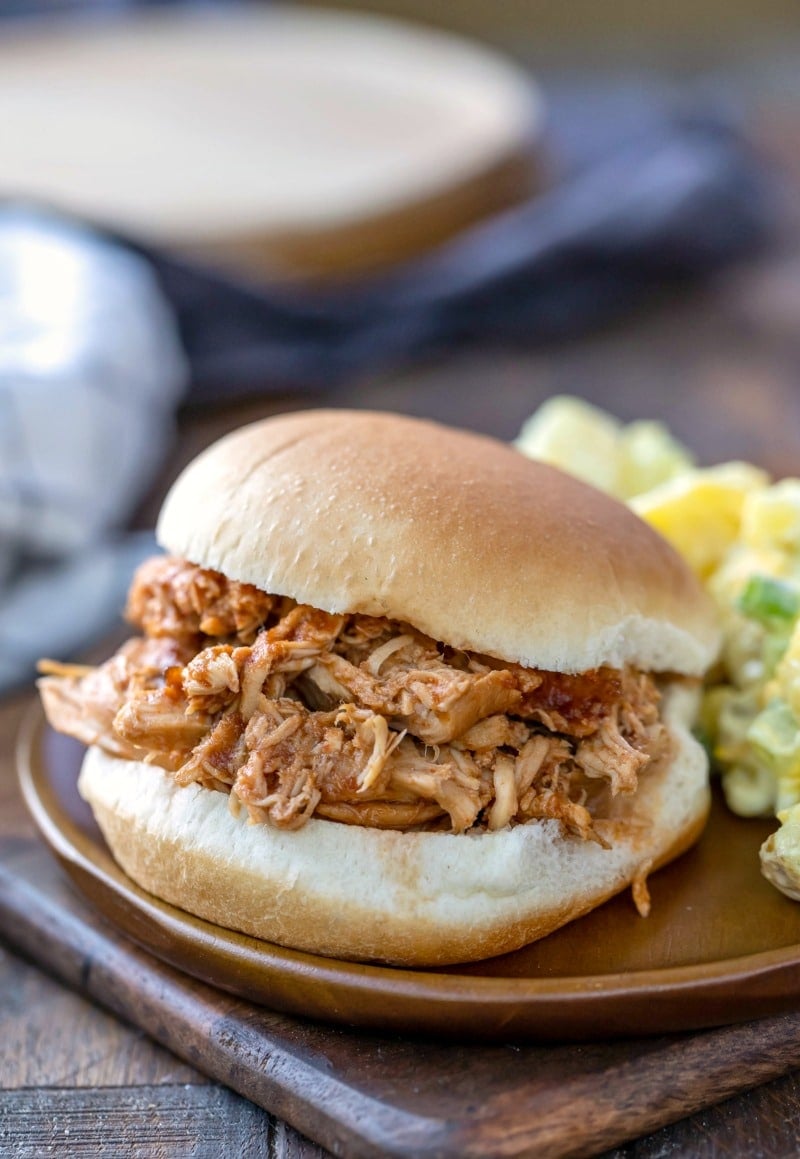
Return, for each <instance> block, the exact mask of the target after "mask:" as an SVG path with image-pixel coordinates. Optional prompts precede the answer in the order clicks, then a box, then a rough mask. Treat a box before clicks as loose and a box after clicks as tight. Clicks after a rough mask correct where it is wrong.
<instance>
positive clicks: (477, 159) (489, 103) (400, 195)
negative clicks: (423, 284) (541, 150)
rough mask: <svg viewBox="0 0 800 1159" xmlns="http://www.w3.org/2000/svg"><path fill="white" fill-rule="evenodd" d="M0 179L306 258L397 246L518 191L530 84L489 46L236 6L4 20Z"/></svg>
mask: <svg viewBox="0 0 800 1159" xmlns="http://www.w3.org/2000/svg"><path fill="white" fill-rule="evenodd" d="M0 125H2V132H0V138H1V139H2V149H0V193H2V194H6V195H7V194H12V195H17V194H19V195H23V196H33V197H37V198H43V199H46V200H47V201H50V202H52V203H55V204H57V205H59V206H63V207H65V208H68V209H71V210H74V211H77V212H79V213H81V214H84V215H87V216H89V217H91V218H93V219H95V220H98V221H102V222H105V223H109V224H111V225H113V226H117V227H121V228H122V229H125V230H128V231H132V232H134V233H136V234H139V235H142V236H146V237H148V238H150V239H153V240H156V241H161V242H167V243H171V244H174V245H178V246H183V247H192V248H201V249H204V250H208V249H211V250H219V251H221V252H223V253H225V254H229V255H232V256H234V257H242V256H244V257H246V258H248V257H249V258H250V259H252V260H257V261H258V262H259V263H261V262H263V261H266V262H267V264H269V263H270V262H272V263H278V264H281V263H282V264H285V265H287V266H289V267H295V268H297V269H303V270H305V271H306V272H324V271H329V272H330V271H335V270H337V269H338V270H341V269H353V268H362V267H364V266H370V265H375V264H380V263H381V262H383V261H387V260H393V259H394V258H396V257H398V256H401V255H403V254H406V253H409V252H415V251H418V250H419V249H420V248H424V247H425V246H426V245H429V244H431V243H432V242H434V241H436V240H439V239H440V238H441V237H443V236H447V235H448V234H450V233H452V232H454V231H455V230H456V229H458V228H461V227H462V226H463V225H465V224H468V223H469V222H470V221H474V220H476V219H477V218H479V217H480V216H482V215H484V214H485V213H488V212H491V211H492V210H494V209H497V208H499V207H500V206H502V205H507V204H509V203H511V202H513V201H515V200H517V199H519V198H520V197H522V196H524V195H525V194H527V192H529V190H530V188H531V186H532V183H533V182H534V180H535V178H534V175H533V173H532V166H531V143H532V142H535V141H536V140H537V139H538V136H539V134H540V130H541V102H540V99H539V97H538V94H537V92H536V89H535V86H534V85H533V84H532V82H531V81H530V79H529V78H528V76H527V75H526V74H525V73H523V72H522V71H521V70H519V69H517V68H516V66H514V65H512V64H511V63H510V62H507V61H506V60H504V59H503V58H502V57H500V56H498V55H496V54H495V53H494V52H492V51H490V50H489V49H486V48H483V47H479V46H476V45H473V44H471V43H468V42H466V41H463V40H461V39H458V38H456V37H453V36H450V35H447V34H444V33H440V32H435V31H433V30H427V29H422V28H415V27H410V26H408V25H405V24H401V23H398V22H394V21H390V20H384V19H380V18H375V17H364V16H359V15H353V14H346V13H341V12H338V13H337V12H329V11H323V10H314V9H300V8H282V7H280V6H275V7H272V6H271V7H266V8H260V7H259V8H249V7H243V8H239V9H233V10H230V11H227V12H219V11H217V12H202V13H190V14H187V13H168V14H165V13H160V14H157V15H148V16H146V17H139V18H137V19H135V20H131V19H125V20H115V21H113V22H110V23H108V22H106V23H104V24H101V25H94V24H87V23H86V22H83V23H79V24H72V25H58V26H56V27H53V26H50V27H49V28H45V29H43V30H38V31H36V32H34V31H32V30H31V31H27V32H25V33H22V32H20V31H14V32H10V31H6V32H5V35H4V38H3V39H2V40H0Z"/></svg>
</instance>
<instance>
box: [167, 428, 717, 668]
mask: <svg viewBox="0 0 800 1159" xmlns="http://www.w3.org/2000/svg"><path fill="white" fill-rule="evenodd" d="M157 534H158V540H159V543H160V544H161V545H162V546H163V547H164V548H166V549H167V550H168V551H170V552H171V553H173V554H175V555H180V556H183V557H184V558H186V559H188V560H191V561H192V562H193V563H196V564H200V565H202V566H204V567H209V568H214V569H215V570H217V571H221V572H223V573H224V574H225V575H226V576H228V577H229V578H230V579H235V580H241V581H244V582H247V583H251V584H255V585H256V586H258V587H259V588H262V589H263V590H265V591H268V592H271V593H273V594H276V595H286V596H291V597H293V598H294V599H296V600H297V601H299V602H300V603H307V604H312V605H314V606H315V607H317V608H321V609H323V610H325V611H328V612H363V613H366V614H368V615H373V616H387V617H389V618H390V619H394V620H400V621H406V622H408V623H410V624H412V625H414V626H415V627H416V628H418V629H420V630H421V631H422V632H425V633H427V634H428V635H429V636H432V637H434V639H437V640H442V641H445V642H446V643H448V644H451V645H453V646H455V647H458V648H465V649H470V650H474V651H478V652H486V653H488V654H490V655H492V656H497V657H500V658H501V659H504V660H510V661H518V662H519V663H521V664H524V665H526V666H528V667H535V668H545V669H550V670H554V671H563V672H580V671H585V670H586V669H589V668H593V667H596V666H598V665H601V664H610V665H614V666H622V665H623V664H626V663H631V664H635V665H636V666H638V667H641V668H645V669H651V670H654V671H667V670H671V671H676V672H682V673H687V674H692V675H695V674H700V673H702V672H703V671H704V670H705V669H706V668H707V667H708V666H709V664H710V663H711V662H712V660H713V659H714V656H715V654H716V650H717V646H718V636H717V629H716V625H715V620H714V615H713V611H712V608H711V605H710V602H709V600H708V597H707V596H706V595H705V593H704V592H703V590H702V588H701V587H700V585H699V583H698V582H697V581H696V579H695V578H694V576H693V575H692V573H691V572H690V571H689V569H688V567H687V566H686V565H685V564H684V563H683V561H682V560H681V559H680V557H679V556H678V555H677V554H676V552H675V551H673V549H672V548H671V547H670V546H669V545H668V544H667V543H666V542H665V541H664V540H663V539H661V537H660V536H658V535H657V534H656V533H655V532H654V531H653V530H652V529H651V528H649V527H648V526H647V525H646V524H645V523H644V522H642V521H641V520H640V519H639V518H638V517H637V516H635V515H634V514H633V513H632V512H631V511H629V510H628V508H627V507H625V506H624V505H623V504H621V503H618V502H617V501H616V500H614V499H611V498H609V497H608V496H607V495H604V494H602V493H601V492H599V491H596V490H594V488H592V487H589V486H587V485H586V484H584V483H581V482H579V481H578V480H576V479H573V478H572V477H570V476H568V475H565V474H563V473H562V472H560V471H558V470H556V469H555V468H552V467H548V466H546V465H544V464H542V463H535V462H532V461H530V460H529V459H527V458H525V457H524V456H523V455H522V454H520V453H519V452H518V451H515V450H513V449H512V448H511V447H508V446H506V445H505V444H503V443H500V442H497V441H495V440H493V439H488V438H484V437H482V436H478V435H474V434H468V433H466V432H463V431H456V430H452V429H449V428H447V427H443V426H439V425H437V424H435V423H430V422H423V421H420V420H418V419H411V418H404V417H400V416H397V415H390V414H380V413H375V412H366V411H345V410H339V411H336V410H323V411H305V412H299V413H292V414H286V415H280V416H278V417H277V418H272V419H267V420H266V421H264V422H258V423H254V424H252V425H251V426H247V427H244V428H242V429H241V430H238V431H235V432H234V433H233V434H231V435H228V436H227V437H226V438H224V439H222V440H220V441H219V442H218V443H216V444H214V445H213V446H212V447H210V448H208V450H206V451H205V452H204V453H203V454H201V455H200V456H199V457H198V458H197V459H195V460H194V462H193V463H191V464H190V465H189V466H188V467H187V468H186V470H185V471H184V472H183V474H182V475H181V476H180V477H179V479H178V480H177V482H176V483H175V484H174V486H173V488H172V490H171V491H170V493H169V495H168V496H167V499H166V502H165V504H164V507H163V509H162V512H161V516H160V519H159V523H158V531H157Z"/></svg>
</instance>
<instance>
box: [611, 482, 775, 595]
mask: <svg viewBox="0 0 800 1159" xmlns="http://www.w3.org/2000/svg"><path fill="white" fill-rule="evenodd" d="M767 482H768V476H767V474H766V473H765V472H764V471H760V470H759V469H758V468H757V467H752V466H750V465H749V464H748V463H723V464H721V465H720V466H718V467H706V468H699V469H697V470H693V471H687V472H686V473H685V474H683V475H679V476H678V477H677V478H675V479H671V480H669V481H668V482H666V483H662V484H661V486H660V487H656V488H654V489H653V490H651V491H647V492H646V493H645V494H644V495H639V496H637V497H636V498H634V499H632V500H631V507H632V508H633V510H634V511H636V512H637V514H639V515H641V517H642V518H643V519H646V520H647V522H648V523H650V524H651V525H652V526H653V527H655V529H656V531H658V532H660V533H661V534H662V535H663V536H664V538H665V539H668V540H669V541H670V543H672V545H673V546H674V547H675V548H676V549H677V550H678V551H679V552H680V553H681V555H683V557H684V558H685V559H686V560H687V562H688V563H689V565H690V566H691V567H692V568H693V569H694V571H696V572H697V574H698V575H699V576H700V577H701V578H703V579H707V578H708V577H709V576H710V575H711V573H712V572H713V571H714V569H715V568H717V567H718V566H719V564H720V563H721V562H722V560H723V558H724V556H725V554H726V552H727V551H728V550H729V549H730V547H731V546H732V545H733V544H734V543H735V542H736V540H737V538H738V536H739V531H740V527H741V519H742V507H743V504H744V500H745V496H746V495H747V494H748V493H749V492H751V491H754V490H756V489H758V488H761V487H765V486H766V485H767Z"/></svg>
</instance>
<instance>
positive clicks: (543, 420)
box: [515, 395, 622, 494]
mask: <svg viewBox="0 0 800 1159" xmlns="http://www.w3.org/2000/svg"><path fill="white" fill-rule="evenodd" d="M621 429H622V427H621V424H620V423H618V422H617V421H616V419H613V418H612V417H611V416H610V415H608V414H606V413H605V412H604V411H601V410H598V409H597V407H593V406H591V405H590V404H589V403H588V402H583V400H582V399H579V398H570V397H568V396H566V395H557V396H555V397H554V398H551V399H548V400H547V402H545V403H544V404H543V405H542V406H540V407H539V409H538V410H537V411H536V413H535V414H533V415H531V417H530V418H529V419H528V421H527V422H526V423H525V425H524V426H523V428H522V430H521V431H520V433H519V435H518V437H517V439H516V442H515V446H516V448H517V450H519V451H522V453H523V454H524V455H527V456H528V458H530V459H539V460H540V461H541V462H543V463H551V464H552V465H553V466H555V467H561V469H562V470H564V471H568V472H569V473H570V474H571V475H576V476H577V477H578V478H579V479H583V480H584V481H585V482H587V483H591V484H592V485H593V486H594V487H598V488H599V489H600V490H601V491H608V492H610V493H611V494H615V493H616V486H617V474H618V464H617V460H618V454H617V442H618V439H619V432H620V431H621Z"/></svg>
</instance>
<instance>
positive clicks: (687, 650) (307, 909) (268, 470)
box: [40, 411, 717, 965]
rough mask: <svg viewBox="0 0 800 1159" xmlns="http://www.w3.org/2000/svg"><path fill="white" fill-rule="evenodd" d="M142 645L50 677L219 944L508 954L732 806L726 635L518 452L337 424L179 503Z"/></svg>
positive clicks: (211, 477)
mask: <svg viewBox="0 0 800 1159" xmlns="http://www.w3.org/2000/svg"><path fill="white" fill-rule="evenodd" d="M158 537H159V541H160V543H161V545H162V546H163V547H164V548H165V549H166V552H167V553H168V554H165V555H163V556H159V557H157V558H154V559H151V560H149V561H147V562H146V563H144V564H143V565H142V566H141V567H140V568H139V570H138V572H137V573H136V575H135V577H134V579H133V583H132V586H131V589H130V594H129V598H128V607H127V618H128V620H129V621H130V622H131V624H132V625H133V626H134V628H135V630H136V633H137V634H136V635H134V636H133V637H132V638H131V639H130V640H128V641H127V643H125V644H124V645H123V646H122V647H121V648H120V649H119V651H118V652H117V653H116V655H114V656H113V657H112V658H111V659H110V660H108V661H107V662H106V663H105V664H102V665H100V666H99V667H97V668H92V669H81V668H76V667H73V666H69V665H60V664H57V663H54V662H45V664H44V666H43V667H44V670H45V672H46V673H47V675H45V677H44V678H43V679H42V680H41V681H40V687H41V692H42V697H43V699H44V703H45V708H46V711H47V715H48V717H49V719H50V721H51V723H52V724H53V725H54V727H56V728H58V729H60V730H62V731H64V732H67V733H69V734H70V735H72V736H75V737H77V738H78V739H79V740H81V741H83V742H84V743H85V744H86V745H87V746H90V747H89V752H88V754H87V757H86V760H85V762H84V768H83V770H82V774H81V780H80V789H81V792H82V793H83V795H84V796H85V797H86V798H87V800H89V802H90V803H91V805H92V808H93V810H94V812H95V815H96V817H97V819H98V822H99V824H100V826H101V828H102V830H103V832H104V835H105V837H106V839H107V841H108V843H109V845H110V847H111V849H112V851H113V853H114V855H115V857H116V858H117V860H118V861H119V862H120V864H121V865H122V867H123V868H124V869H125V870H126V872H127V873H128V874H129V875H130V876H131V877H132V878H133V879H134V880H135V881H137V882H138V883H139V884H140V885H141V886H143V887H144V888H145V889H147V890H150V891H151V892H153V893H155V894H156V895H157V896H160V897H162V898H164V899H165V900H167V901H169V902H172V903H174V904H176V905H178V906H181V907H182V908H184V909H186V910H188V911H190V912H192V913H195V914H198V915H199V916H201V917H205V918H208V919H210V920H212V921H215V922H217V923H219V924H221V925H223V926H227V927H230V928H233V929H240V930H243V931H245V932H248V933H251V934H254V935H256V936H258V937H262V938H266V939H268V940H272V941H275V942H278V943H281V944H283V945H287V946H291V947H295V948H299V949H304V950H310V951H314V952H318V953H323V954H334V955H337V956H342V957H348V958H356V959H371V960H383V961H389V962H393V963H399V964H411V965H413V964H442V963H446V962H456V961H467V960H472V959H476V958H481V957H487V956H490V955H493V954H497V953H502V952H505V951H508V950H511V949H514V948H517V947H519V946H520V945H523V944H525V943H526V942H528V941H531V940H533V939H535V938H537V937H541V936H543V935H544V934H546V933H548V932H550V931H551V930H553V929H555V928H556V927H557V926H559V925H561V924H563V923H564V922H565V921H568V920H570V919H571V918H574V917H577V916H579V915H580V914H582V913H585V912H587V911H588V910H590V909H592V908H593V907H594V906H596V905H598V904H599V903H600V902H601V901H603V900H605V898H607V897H609V896H611V895H612V894H614V893H616V892H618V891H619V890H621V889H623V888H625V887H626V886H627V885H633V886H634V897H635V899H636V901H637V905H638V906H639V908H640V909H641V910H642V911H643V912H644V911H646V909H647V905H648V900H647V890H646V885H645V879H646V876H647V874H648V873H649V872H650V870H651V869H653V868H656V867H657V866H658V865H660V864H663V863H664V862H666V861H667V860H669V859H671V858H672V857H674V856H676V855H677V854H678V853H680V852H681V851H682V850H683V849H685V848H686V847H687V846H688V845H689V844H690V843H691V842H692V841H693V840H694V839H695V838H696V837H697V835H698V834H699V832H700V830H701V828H702V825H703V822H704V820H705V816H706V813H707V808H708V790H707V783H706V782H707V770H706V765H705V758H704V755H703V753H702V750H701V749H700V747H699V746H698V745H697V743H696V742H695V741H694V740H693V739H692V738H691V736H690V734H689V732H688V725H689V723H690V720H691V715H692V712H693V710H694V705H695V701H696V698H697V691H698V682H699V678H700V677H701V676H702V673H703V671H704V669H705V668H706V667H707V666H708V664H709V663H710V662H711V661H712V660H713V658H714V654H715V650H716V644H717V636H716V628H715V625H714V621H713V617H712V615H711V613H710V610H709V606H708V604H707V602H706V600H705V597H704V596H703V593H702V591H701V590H700V588H699V586H698V585H697V583H696V582H695V580H694V579H693V577H692V576H691V574H690V573H689V571H688V569H687V568H686V567H685V566H684V565H683V563H682V562H681V560H680V559H679V558H678V556H677V555H676V554H675V553H674V552H673V551H672V550H671V549H670V548H669V546H668V545H667V544H666V543H665V542H664V541H662V540H661V539H660V538H659V537H658V536H657V535H656V534H655V533H654V532H652V531H651V530H650V529H649V528H648V527H647V526H646V525H645V524H644V523H642V522H640V521H639V520H638V519H637V518H636V516H634V515H632V514H631V513H630V512H629V511H628V510H627V509H626V508H625V507H624V506H622V505H621V504H618V503H616V502H615V501H614V500H612V499H609V498H608V497H606V496H604V495H601V494H600V493H599V492H596V491H594V490H593V489H591V488H589V487H588V486H586V485H584V484H582V483H579V482H578V481H576V480H574V479H571V478H569V477H568V476H566V475H563V474H561V473H560V472H558V471H556V470H555V469H553V468H549V467H546V466H544V465H542V464H538V463H534V462H531V461H529V460H527V459H525V458H524V457H523V456H522V455H520V454H518V453H517V452H515V451H513V450H511V449H510V448H508V447H505V446H503V445H502V444H500V443H495V442H493V441H492V440H489V439H485V438H480V437H478V436H475V435H469V434H465V433H461V432H456V431H452V430H448V429H446V428H443V427H439V426H436V425H435V424H432V423H425V422H420V421H417V420H412V419H407V418H400V417H397V416H391V415H381V414H371V413H362V412H346V411H338V412H337V411H318V412H306V413H301V414H293V415H286V416H281V417H279V418H276V419H271V420H267V421H266V422H262V423H257V424H254V425H253V426H250V427H246V428H244V429H243V430H241V431H238V432H235V433H234V434H233V435H230V436H228V437H227V438H225V439H223V440H222V441H221V442H219V443H218V444H216V445H215V446H213V447H212V448H210V449H209V450H208V451H206V452H205V453H204V454H203V455H201V456H200V457H199V459H197V460H195V462H194V463H193V464H191V465H190V466H189V467H188V468H187V469H186V470H185V471H184V473H183V474H182V476H181V477H180V478H179V480H178V481H177V483H176V484H175V485H174V487H173V489H172V491H171V492H170V494H169V496H168V498H167V500H166V503H165V505H164V508H163V510H162V514H161V518H160V520H159V527H158Z"/></svg>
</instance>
